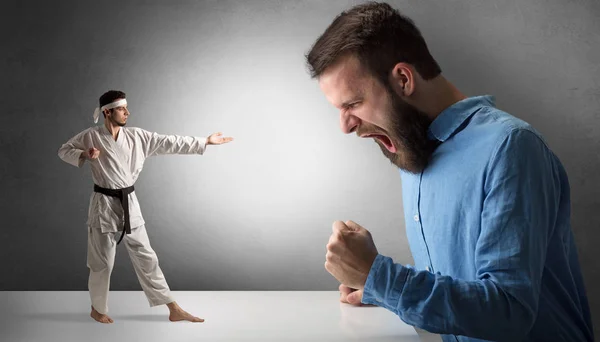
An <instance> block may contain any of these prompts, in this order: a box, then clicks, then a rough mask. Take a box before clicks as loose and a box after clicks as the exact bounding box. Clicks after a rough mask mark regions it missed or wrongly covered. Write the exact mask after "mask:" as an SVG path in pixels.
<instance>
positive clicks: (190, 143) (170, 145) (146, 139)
mask: <svg viewBox="0 0 600 342" xmlns="http://www.w3.org/2000/svg"><path fill="white" fill-rule="evenodd" d="M138 133H139V135H140V137H141V140H142V144H143V145H144V152H145V153H146V157H150V156H156V155H162V154H204V151H206V146H207V145H221V144H225V143H228V142H230V141H232V140H233V138H231V137H222V136H221V135H222V133H215V134H211V135H210V136H209V137H208V138H202V137H192V136H181V135H166V134H159V133H153V132H149V131H146V130H143V129H138Z"/></svg>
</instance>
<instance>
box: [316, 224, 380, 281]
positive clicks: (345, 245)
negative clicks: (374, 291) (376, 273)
mask: <svg viewBox="0 0 600 342" xmlns="http://www.w3.org/2000/svg"><path fill="white" fill-rule="evenodd" d="M377 254H378V252H377V248H376V247H375V243H374V242H373V238H372V237H371V233H369V231H368V230H366V229H365V228H363V227H361V226H360V225H358V224H356V223H354V222H352V221H346V223H344V222H342V221H335V222H334V223H333V233H332V234H331V237H330V238H329V243H328V244H327V255H326V257H325V259H326V261H325V269H326V270H327V271H328V272H329V273H331V275H332V276H334V277H335V278H336V279H337V280H338V281H339V282H340V283H342V284H344V285H346V286H347V287H349V288H352V289H357V290H362V289H363V288H364V287H365V282H366V281H367V277H368V275H369V271H370V270H371V265H373V261H375V257H377Z"/></svg>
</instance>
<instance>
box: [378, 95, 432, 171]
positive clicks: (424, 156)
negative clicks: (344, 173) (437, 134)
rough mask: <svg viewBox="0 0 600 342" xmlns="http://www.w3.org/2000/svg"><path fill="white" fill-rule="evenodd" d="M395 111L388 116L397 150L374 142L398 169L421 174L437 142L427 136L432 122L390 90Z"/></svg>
mask: <svg viewBox="0 0 600 342" xmlns="http://www.w3.org/2000/svg"><path fill="white" fill-rule="evenodd" d="M388 93H389V94H390V98H391V102H392V110H391V112H390V113H389V115H388V118H389V124H390V127H389V134H390V135H391V136H390V139H392V141H393V142H394V144H395V145H396V146H397V147H398V148H397V151H396V152H395V153H392V152H390V151H389V150H388V149H387V148H386V147H385V146H384V145H383V144H382V143H381V142H380V141H378V140H375V141H376V142H377V144H378V145H379V147H380V148H381V151H382V152H383V154H384V155H385V156H386V157H387V158H388V159H389V160H390V162H391V163H392V164H394V165H396V166H397V167H398V168H400V169H402V170H405V171H407V172H410V173H419V172H421V171H423V170H424V169H425V167H427V164H429V161H430V159H431V156H432V155H433V152H434V151H435V149H436V147H437V146H438V142H437V140H431V139H429V138H428V137H427V131H428V128H429V125H430V124H431V120H430V119H429V118H428V117H427V115H426V114H425V113H423V112H422V111H420V110H418V109H417V108H415V107H414V106H412V105H410V104H408V103H406V102H405V101H404V100H402V98H400V96H398V95H397V94H396V93H395V92H393V91H392V90H388Z"/></svg>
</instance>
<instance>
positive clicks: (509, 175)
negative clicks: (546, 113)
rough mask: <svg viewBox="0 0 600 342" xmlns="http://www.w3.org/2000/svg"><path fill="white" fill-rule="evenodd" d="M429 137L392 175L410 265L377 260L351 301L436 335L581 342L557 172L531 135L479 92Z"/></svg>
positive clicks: (447, 113)
mask: <svg viewBox="0 0 600 342" xmlns="http://www.w3.org/2000/svg"><path fill="white" fill-rule="evenodd" d="M429 136H430V139H437V140H438V141H439V142H440V145H439V146H438V147H437V149H436V150H435V152H434V154H433V156H432V159H431V162H430V163H429V165H428V166H427V167H426V168H425V170H424V171H423V172H421V173H418V174H412V173H408V172H404V171H400V175H401V179H402V198H403V202H404V215H405V218H406V233H407V236H408V242H409V245H410V250H411V252H412V255H413V258H414V260H415V266H414V267H412V266H408V265H401V264H395V263H394V262H393V261H392V259H391V258H389V257H386V256H383V255H378V256H377V257H376V259H375V262H374V263H373V265H372V266H371V270H370V272H369V276H368V278H367V282H366V284H365V288H364V293H363V299H362V302H363V303H364V304H374V305H378V306H381V307H384V308H386V309H388V310H391V311H393V312H394V313H395V314H397V315H398V316H399V317H400V318H401V319H402V320H403V321H404V322H406V323H407V324H410V325H413V326H416V327H419V328H421V329H424V330H427V331H430V332H433V333H437V334H441V335H442V339H443V340H444V341H482V340H492V341H592V340H593V338H594V337H593V330H592V323H591V317H590V310H589V306H588V301H587V296H586V292H585V288H584V284H583V279H582V275H581V271H580V267H579V261H578V256H577V249H576V246H575V242H574V238H573V234H572V231H571V226H570V205H571V203H570V194H569V183H568V179H567V174H566V172H565V170H564V168H563V166H562V165H561V163H560V161H559V160H558V158H557V157H556V156H555V155H554V154H553V153H552V151H551V150H550V149H549V147H548V146H547V145H546V143H545V142H544V140H543V138H542V137H541V135H540V134H539V133H538V132H537V131H536V130H535V129H533V128H532V127H531V126H530V125H528V124H527V123H526V122H523V121H522V120H519V119H517V118H515V117H513V116H511V115H509V114H507V113H505V112H503V111H501V110H499V109H497V108H495V104H494V98H493V97H491V96H480V97H472V98H467V99H465V100H462V101H460V102H457V103H455V104H454V105H452V106H450V107H449V108H447V109H446V110H444V111H443V112H442V113H440V115H439V116H438V117H437V118H436V119H435V120H434V121H433V122H432V124H431V125H430V127H429ZM467 336H468V337H467Z"/></svg>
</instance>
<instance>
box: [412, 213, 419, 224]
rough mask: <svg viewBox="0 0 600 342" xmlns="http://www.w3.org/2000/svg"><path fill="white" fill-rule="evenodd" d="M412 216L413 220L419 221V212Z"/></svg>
mask: <svg viewBox="0 0 600 342" xmlns="http://www.w3.org/2000/svg"><path fill="white" fill-rule="evenodd" d="M413 218H414V219H415V222H419V214H416V215H415V216H414V217H413Z"/></svg>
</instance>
